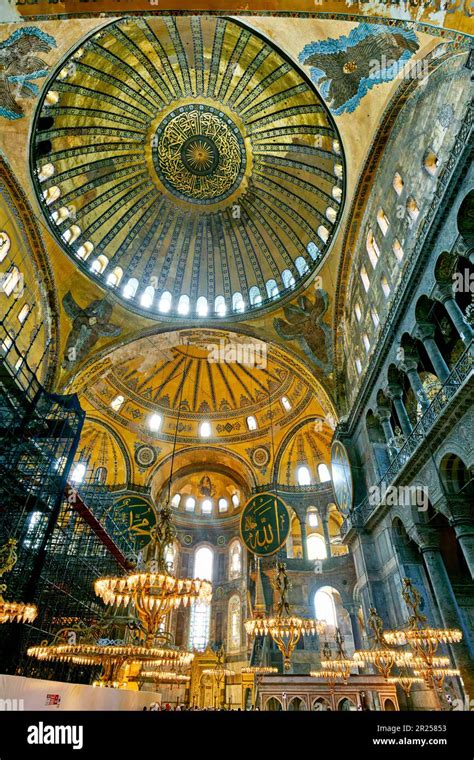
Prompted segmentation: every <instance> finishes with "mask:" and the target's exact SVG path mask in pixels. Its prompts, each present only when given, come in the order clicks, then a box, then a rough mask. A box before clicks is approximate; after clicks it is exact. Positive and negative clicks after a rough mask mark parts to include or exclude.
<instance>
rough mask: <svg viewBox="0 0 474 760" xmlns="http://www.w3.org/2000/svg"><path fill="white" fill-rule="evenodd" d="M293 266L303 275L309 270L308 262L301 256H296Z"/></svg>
mask: <svg viewBox="0 0 474 760" xmlns="http://www.w3.org/2000/svg"><path fill="white" fill-rule="evenodd" d="M295 267H296V268H297V270H298V272H299V273H300V274H301V275H304V274H306V272H308V271H309V267H308V264H307V263H306V261H305V260H304V258H303V257H302V256H298V258H296V259H295Z"/></svg>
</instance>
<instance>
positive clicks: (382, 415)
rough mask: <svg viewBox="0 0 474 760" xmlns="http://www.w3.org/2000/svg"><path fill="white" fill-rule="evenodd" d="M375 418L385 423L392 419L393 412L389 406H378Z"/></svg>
mask: <svg viewBox="0 0 474 760" xmlns="http://www.w3.org/2000/svg"><path fill="white" fill-rule="evenodd" d="M375 416H376V417H377V419H378V420H380V422H383V421H384V420H389V419H390V416H391V411H390V409H389V407H388V406H377V407H376V409H375Z"/></svg>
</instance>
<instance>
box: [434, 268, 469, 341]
mask: <svg viewBox="0 0 474 760" xmlns="http://www.w3.org/2000/svg"><path fill="white" fill-rule="evenodd" d="M433 298H435V299H436V300H437V301H439V302H440V303H442V304H443V306H444V308H445V309H446V311H447V312H448V314H449V316H450V317H451V321H452V323H453V325H454V327H455V328H456V330H457V332H458V334H459V337H460V338H461V340H462V342H463V343H464V345H465V346H466V348H467V346H469V345H470V343H471V341H472V339H473V338H474V330H473V329H472V327H471V326H470V325H469V324H468V323H467V321H466V318H465V317H464V314H463V313H462V310H461V309H460V307H459V306H458V304H457V302H456V299H455V298H454V293H453V288H452V285H451V283H449V282H447V283H438V284H437V285H436V287H435V289H434V291H433Z"/></svg>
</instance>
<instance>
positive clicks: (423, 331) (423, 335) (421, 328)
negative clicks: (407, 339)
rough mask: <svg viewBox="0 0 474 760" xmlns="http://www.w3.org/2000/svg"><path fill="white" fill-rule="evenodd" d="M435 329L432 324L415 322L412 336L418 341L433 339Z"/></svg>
mask: <svg viewBox="0 0 474 760" xmlns="http://www.w3.org/2000/svg"><path fill="white" fill-rule="evenodd" d="M435 330H436V327H435V325H434V324H433V323H432V322H417V323H416V325H415V330H414V335H415V337H416V338H419V340H426V339H427V338H434V335H435Z"/></svg>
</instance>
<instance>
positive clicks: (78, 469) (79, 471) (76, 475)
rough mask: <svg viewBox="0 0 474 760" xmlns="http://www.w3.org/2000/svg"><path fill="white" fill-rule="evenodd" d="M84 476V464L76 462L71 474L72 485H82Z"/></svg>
mask: <svg viewBox="0 0 474 760" xmlns="http://www.w3.org/2000/svg"><path fill="white" fill-rule="evenodd" d="M85 474H86V466H85V464H84V462H78V463H77V464H76V465H75V467H74V469H73V471H72V474H71V480H72V482H73V483H82V481H83V480H84V477H85Z"/></svg>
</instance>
